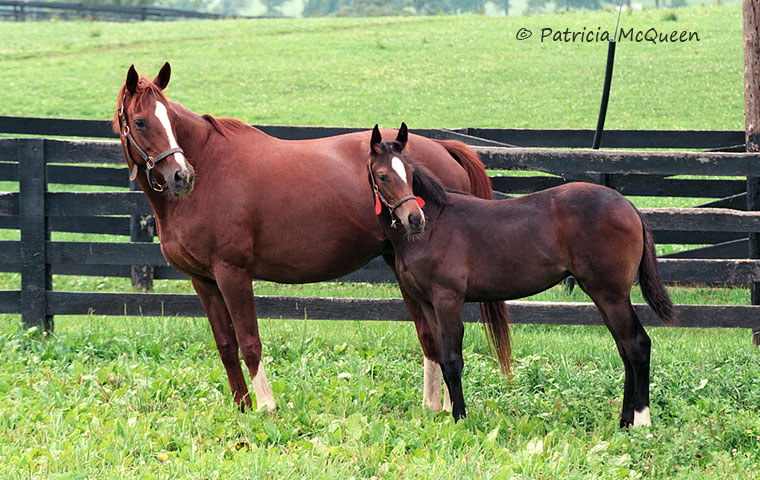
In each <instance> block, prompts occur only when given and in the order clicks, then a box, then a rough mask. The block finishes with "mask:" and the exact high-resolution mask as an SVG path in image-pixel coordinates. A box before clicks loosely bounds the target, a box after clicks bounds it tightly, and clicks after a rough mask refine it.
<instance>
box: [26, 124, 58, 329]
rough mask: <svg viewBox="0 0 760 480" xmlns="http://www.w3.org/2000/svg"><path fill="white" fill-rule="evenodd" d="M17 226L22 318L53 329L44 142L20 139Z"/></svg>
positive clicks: (27, 323)
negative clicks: (47, 254) (46, 254)
mask: <svg viewBox="0 0 760 480" xmlns="http://www.w3.org/2000/svg"><path fill="white" fill-rule="evenodd" d="M18 161H19V169H18V176H19V229H20V230H21V319H22V321H23V322H24V324H25V325H26V326H27V327H33V326H38V327H42V328H43V329H44V330H45V331H52V330H53V316H52V315H48V314H47V291H48V290H51V289H52V286H53V276H52V272H51V269H50V266H49V265H48V264H47V261H46V258H45V253H46V252H45V250H46V242H47V241H48V240H49V239H50V230H49V228H48V220H47V217H46V216H45V193H46V192H47V178H46V173H45V170H46V168H45V141H44V140H43V139H36V138H35V139H20V140H19V150H18Z"/></svg>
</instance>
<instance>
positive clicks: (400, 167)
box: [391, 157, 409, 183]
mask: <svg viewBox="0 0 760 480" xmlns="http://www.w3.org/2000/svg"><path fill="white" fill-rule="evenodd" d="M391 167H392V168H393V170H394V171H395V172H396V173H398V176H399V177H401V180H403V181H404V183H409V182H408V181H407V179H406V169H405V168H404V162H402V161H401V159H400V158H398V157H393V159H392V160H391Z"/></svg>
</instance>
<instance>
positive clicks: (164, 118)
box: [156, 102, 187, 170]
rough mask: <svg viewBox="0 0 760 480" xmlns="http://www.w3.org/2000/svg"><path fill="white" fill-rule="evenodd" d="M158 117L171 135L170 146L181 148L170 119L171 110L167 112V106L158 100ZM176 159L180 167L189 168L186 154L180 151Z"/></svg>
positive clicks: (176, 154)
mask: <svg viewBox="0 0 760 480" xmlns="http://www.w3.org/2000/svg"><path fill="white" fill-rule="evenodd" d="M156 118H158V121H159V122H161V125H162V126H163V127H164V130H166V136H167V137H169V148H179V145H178V144H177V140H176V139H175V138H174V134H173V133H172V124H171V122H170V121H169V112H167V110H166V106H165V105H164V104H163V103H161V102H156ZM174 159H175V160H176V161H177V163H179V166H180V167H182V168H183V169H184V170H187V162H186V161H185V156H184V155H182V154H181V153H179V152H178V153H175V154H174Z"/></svg>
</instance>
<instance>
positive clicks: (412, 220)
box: [369, 123, 425, 235]
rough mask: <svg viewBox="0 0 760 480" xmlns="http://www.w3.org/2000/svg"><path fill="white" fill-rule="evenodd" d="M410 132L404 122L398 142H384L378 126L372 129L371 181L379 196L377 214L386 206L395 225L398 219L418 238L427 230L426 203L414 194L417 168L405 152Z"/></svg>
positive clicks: (376, 202)
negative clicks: (415, 168)
mask: <svg viewBox="0 0 760 480" xmlns="http://www.w3.org/2000/svg"><path fill="white" fill-rule="evenodd" d="M408 135H409V132H408V130H407V128H406V124H405V123H402V124H401V128H400V129H399V131H398V135H397V136H396V140H394V141H392V142H391V141H385V142H384V141H383V138H382V136H381V135H380V130H379V129H378V128H377V125H375V128H374V129H373V130H372V139H371V140H370V152H369V175H370V182H371V183H372V187H373V189H374V193H375V213H376V214H378V215H380V213H381V212H382V209H383V207H385V208H387V209H388V212H389V213H390V215H391V226H394V225H395V222H396V219H398V220H399V221H400V222H401V224H402V225H403V226H404V229H405V230H406V232H407V233H408V234H409V235H418V234H420V233H422V231H423V230H424V229H425V214H424V213H422V208H421V207H422V206H423V205H424V201H423V200H422V199H421V198H419V197H415V196H414V193H413V192H412V176H413V175H414V168H413V167H412V165H411V163H410V162H409V161H408V160H407V158H406V156H405V155H404V153H403V150H404V147H406V141H407V138H408Z"/></svg>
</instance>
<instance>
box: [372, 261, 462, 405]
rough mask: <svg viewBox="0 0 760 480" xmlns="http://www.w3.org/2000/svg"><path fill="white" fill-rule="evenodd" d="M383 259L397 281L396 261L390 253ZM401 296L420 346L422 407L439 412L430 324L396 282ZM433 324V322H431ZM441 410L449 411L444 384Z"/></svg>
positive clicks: (437, 373)
mask: <svg viewBox="0 0 760 480" xmlns="http://www.w3.org/2000/svg"><path fill="white" fill-rule="evenodd" d="M383 259H384V260H385V262H386V263H387V264H388V266H390V267H391V270H393V274H394V275H395V276H396V280H398V275H397V274H396V261H395V257H394V256H393V254H392V253H387V254H385V255H383ZM398 286H399V289H400V290H401V296H402V297H403V299H404V304H405V305H406V308H407V310H408V311H409V315H410V316H411V317H412V321H413V322H414V327H415V329H416V330H417V338H418V339H419V341H420V346H422V356H423V358H422V362H423V373H422V375H423V386H422V406H424V407H427V408H428V409H430V410H432V411H434V412H437V411H440V410H441V365H440V362H439V361H438V350H437V341H436V339H435V336H434V335H433V332H432V331H431V329H430V323H429V322H428V321H427V319H426V318H425V314H424V312H423V310H422V306H421V305H420V303H419V302H417V301H416V300H414V299H413V298H411V297H410V296H409V294H408V293H407V292H406V290H404V287H403V285H401V283H400V282H398ZM432 321H433V322H434V321H435V320H432ZM443 409H444V410H446V411H451V398H450V396H449V390H448V388H447V387H446V385H445V384H444V398H443Z"/></svg>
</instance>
